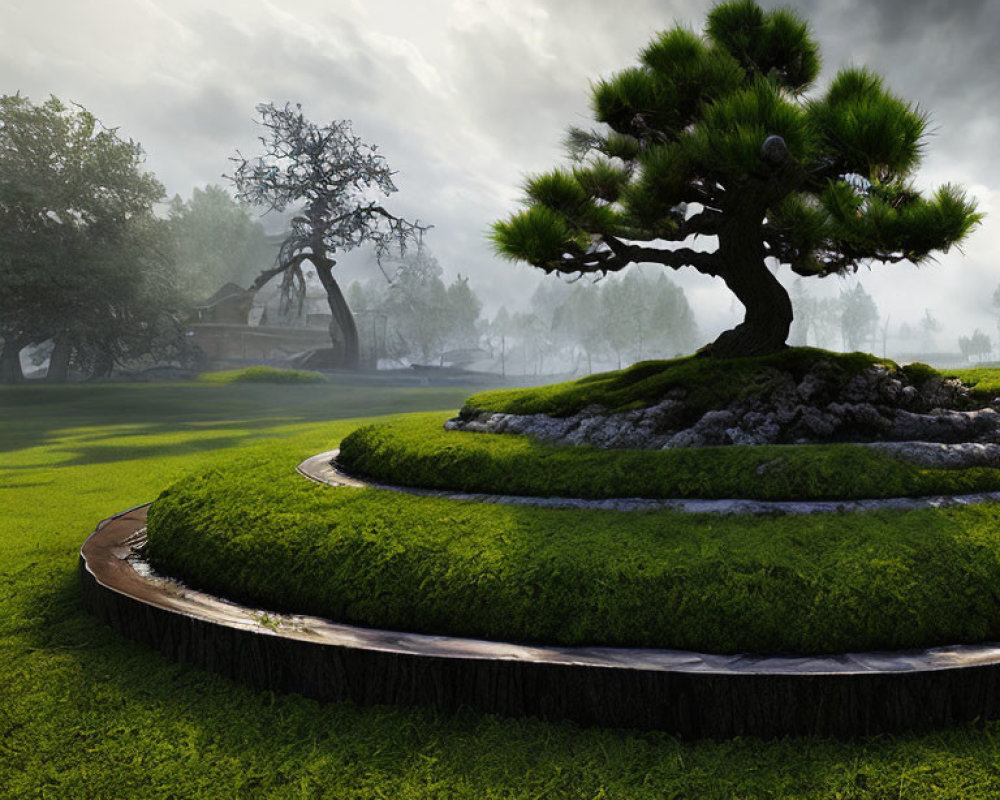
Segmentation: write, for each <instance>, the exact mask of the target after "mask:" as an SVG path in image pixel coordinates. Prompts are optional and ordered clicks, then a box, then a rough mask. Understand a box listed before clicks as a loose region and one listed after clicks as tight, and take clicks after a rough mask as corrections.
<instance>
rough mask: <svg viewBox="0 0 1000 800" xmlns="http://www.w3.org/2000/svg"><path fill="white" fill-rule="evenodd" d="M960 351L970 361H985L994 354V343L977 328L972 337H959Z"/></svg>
mask: <svg viewBox="0 0 1000 800" xmlns="http://www.w3.org/2000/svg"><path fill="white" fill-rule="evenodd" d="M958 349H959V350H961V351H962V355H963V356H965V357H966V359H968V360H969V361H973V360H975V361H983V360H985V359H987V358H989V357H990V354H991V353H992V352H993V343H992V342H991V341H990V337H989V336H987V335H986V334H985V333H983V332H982V331H981V330H979V328H976V330H975V331H974V332H973V334H972V336H959V337H958Z"/></svg>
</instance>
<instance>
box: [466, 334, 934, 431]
mask: <svg viewBox="0 0 1000 800" xmlns="http://www.w3.org/2000/svg"><path fill="white" fill-rule="evenodd" d="M817 359H824V360H826V361H828V362H829V363H830V364H831V365H832V367H833V369H834V370H835V372H836V373H837V374H839V376H840V377H841V378H842V379H843V381H844V382H845V383H846V382H847V381H849V380H850V379H851V378H853V377H854V376H855V375H857V374H859V373H860V372H862V371H863V370H864V369H866V368H868V367H871V366H874V365H876V364H880V365H883V366H885V367H887V368H889V369H890V370H898V369H902V370H903V371H904V372H906V373H907V375H908V377H911V379H913V377H916V376H917V375H921V376H923V373H921V372H920V368H921V367H923V368H924V370H930V373H933V374H936V373H935V371H934V370H933V369H932V368H931V367H927V366H926V365H922V364H921V365H910V366H908V367H902V368H901V367H899V366H898V365H897V364H896V363H895V362H893V361H889V360H887V359H880V358H876V357H875V356H872V355H868V354H867V353H832V352H829V351H826V350H817V349H815V348H812V347H792V348H788V349H787V350H783V351H782V352H780V353H775V354H773V355H768V356H757V357H754V358H729V359H716V358H700V357H697V356H686V357H684V358H675V359H672V360H669V361H643V362H641V363H638V364H633V365H632V366H631V367H628V368H627V369H622V370H616V371H614V372H602V373H599V374H595V375H588V376H587V377H585V378H580V379H579V380H575V381H568V382H566V383H556V384H552V385H549V386H540V387H530V388H524V389H496V390H492V391H487V392H479V393H478V394H474V395H472V396H471V397H470V398H469V399H468V400H466V402H465V408H466V409H468V410H469V411H492V412H504V413H509V414H552V415H554V416H569V415H570V414H574V413H576V412H577V411H580V410H581V409H583V408H586V407H587V406H590V405H598V406H603V407H604V408H606V409H608V410H611V411H622V410H627V409H631V408H642V407H645V406H649V405H652V404H654V403H656V402H657V401H658V400H659V399H660V398H662V397H663V395H665V394H666V393H667V392H669V391H670V390H671V389H682V390H684V391H685V392H686V395H687V396H686V398H685V403H686V405H687V406H688V407H689V409H690V411H691V413H692V415H693V417H694V418H697V417H698V416H700V415H701V414H703V413H705V412H706V411H709V410H711V409H714V408H721V407H722V406H725V405H726V404H728V403H729V402H731V401H732V400H735V399H737V398H738V397H742V396H745V395H746V394H748V393H751V392H754V391H759V390H760V389H761V388H762V386H761V380H766V376H767V373H768V371H774V370H780V371H782V372H787V373H789V374H791V375H792V376H793V377H795V378H796V379H797V380H801V379H802V377H804V376H805V374H806V373H807V372H809V370H810V369H811V368H812V367H813V365H814V364H815V363H816V361H817ZM911 373H912V376H911Z"/></svg>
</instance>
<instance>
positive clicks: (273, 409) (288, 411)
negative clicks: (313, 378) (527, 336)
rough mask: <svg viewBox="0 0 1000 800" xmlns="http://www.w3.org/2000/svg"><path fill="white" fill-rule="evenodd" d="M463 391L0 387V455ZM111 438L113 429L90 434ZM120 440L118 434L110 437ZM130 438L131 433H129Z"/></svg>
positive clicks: (337, 412) (455, 402)
mask: <svg viewBox="0 0 1000 800" xmlns="http://www.w3.org/2000/svg"><path fill="white" fill-rule="evenodd" d="M469 392H470V389H468V388H464V387H463V388H450V387H449V388H419V389H418V388H413V387H399V386H363V385H353V384H324V385H315V386H298V385H296V386H271V385H266V384H218V385H213V384H197V383H191V384H166V385H165V384H98V385H87V384H71V385H68V386H15V387H0V452H5V453H11V452H14V451H17V450H23V449H26V448H30V447H38V446H45V445H49V444H53V443H55V442H58V441H59V440H61V439H63V438H65V436H66V433H67V431H74V430H77V429H85V428H88V427H95V428H96V427H109V426H111V427H114V428H116V429H119V430H120V428H121V426H124V425H135V426H139V427H141V428H143V430H141V431H139V433H144V434H153V433H171V432H176V431H178V430H185V429H187V430H190V429H193V428H194V427H195V426H205V425H218V426H219V427H220V428H221V427H223V426H232V427H240V426H251V425H265V424H266V425H269V426H270V425H274V424H275V423H276V422H278V421H279V420H280V421H281V423H282V424H289V425H290V424H296V423H298V424H301V423H309V422H327V421H334V420H338V419H349V418H352V417H362V416H375V415H380V414H394V413H401V412H407V411H421V410H433V409H441V408H455V407H457V406H459V405H461V403H462V401H463V400H464V398H465V397H466V396H467V395H468V394H469ZM108 434H110V435H112V436H114V435H116V434H115V433H114V431H111V432H108V433H100V432H97V431H95V436H103V435H108ZM117 435H121V434H117ZM130 435H134V434H132V433H130Z"/></svg>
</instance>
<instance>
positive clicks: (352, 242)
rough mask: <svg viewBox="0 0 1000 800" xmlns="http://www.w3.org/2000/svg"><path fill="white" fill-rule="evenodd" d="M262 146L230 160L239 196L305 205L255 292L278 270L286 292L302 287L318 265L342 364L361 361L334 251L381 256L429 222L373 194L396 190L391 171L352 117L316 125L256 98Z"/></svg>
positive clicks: (296, 110) (274, 204) (272, 204)
mask: <svg viewBox="0 0 1000 800" xmlns="http://www.w3.org/2000/svg"><path fill="white" fill-rule="evenodd" d="M257 111H258V112H259V113H260V115H261V125H262V126H263V127H264V130H265V131H266V133H265V135H264V136H261V137H260V142H261V145H263V148H264V154H263V155H261V156H258V157H256V158H252V159H248V158H245V157H244V156H243V155H242V154H239V153H237V155H236V157H235V158H233V159H232V160H233V161H234V162H235V163H236V171H235V173H234V174H233V175H232V178H231V179H232V181H233V184H234V185H235V187H236V199H237V200H240V201H243V202H247V203H250V204H253V205H263V206H268V207H269V208H270V209H273V210H275V211H284V210H285V209H286V208H287V207H289V206H298V205H301V208H302V211H301V213H300V214H298V215H297V216H295V217H294V218H293V219H292V229H291V231H290V232H289V234H288V236H287V237H286V238H285V240H284V241H283V242H282V245H281V249H280V251H279V253H278V258H277V261H276V264H275V266H274V267H273V268H272V269H266V270H264V271H263V272H261V273H260V275H259V276H258V277H257V279H256V280H255V281H254V282H253V284H252V285H251V286H250V291H252V292H257V291H259V290H260V289H261V288H262V287H263V286H264V285H265V284H267V283H268V281H270V280H271V279H272V278H274V277H275V276H276V275H282V276H283V278H282V286H281V289H282V294H283V295H284V296H285V297H286V298H287V297H288V296H289V295H291V294H292V293H294V292H298V293H299V294H300V295H304V293H305V278H304V277H303V274H302V265H303V263H304V262H306V261H308V262H310V263H311V264H312V265H313V266H314V267H315V268H316V275H317V276H318V277H319V280H320V283H322V284H323V288H324V289H325V290H326V296H327V305H328V306H329V307H330V313H331V315H332V316H333V321H332V322H331V323H330V337H331V339H332V340H333V341H334V344H336V340H337V339H338V338H342V341H343V343H344V351H343V353H344V355H343V364H344V366H345V367H346V368H348V369H357V368H358V367H359V366H360V359H361V355H360V348H359V346H358V328H357V323H356V322H355V320H354V315H353V314H352V313H351V309H350V308H349V307H348V305H347V300H346V299H345V298H344V294H343V292H342V291H341V289H340V286H339V284H338V283H337V281H336V279H335V278H334V277H333V268H334V267H335V266H336V264H337V262H336V261H335V260H334V257H333V256H334V254H335V253H336V252H338V251H346V250H352V249H354V248H355V247H358V246H360V245H362V244H365V243H369V244H371V245H373V246H374V248H375V253H376V255H377V256H378V257H381V256H382V255H383V254H384V253H385V252H387V251H388V250H389V249H390V248H392V247H398V248H399V249H400V250H402V249H404V248H405V246H406V243H407V242H411V241H417V240H419V238H420V234H421V233H422V232H423V231H425V230H427V226H421V225H419V224H417V223H414V222H408V221H407V220H405V219H403V218H402V217H397V216H395V215H394V214H391V213H390V212H389V211H387V210H386V209H385V207H384V206H383V205H382V204H381V203H380V202H379V201H378V200H377V199H373V197H377V196H378V195H379V194H381V195H382V196H384V197H388V196H389V195H390V194H392V193H393V192H395V191H396V186H395V184H394V183H393V180H392V176H393V174H394V173H393V172H392V170H390V169H389V165H388V163H387V162H386V160H385V158H384V157H383V156H381V155H379V154H378V152H377V150H378V148H377V147H376V146H374V145H369V144H366V143H365V142H363V141H362V140H361V139H360V138H359V137H357V136H355V135H354V133H353V132H352V130H351V123H350V122H349V121H347V120H339V121H334V122H331V123H330V124H328V125H316V124H315V123H313V122H310V121H309V120H307V119H306V118H305V117H304V116H303V114H302V107H301V106H299V105H295V106H292V105H291V104H286V105H285V107H284V108H278V107H276V106H275V105H274V104H273V103H262V104H261V105H258V106H257Z"/></svg>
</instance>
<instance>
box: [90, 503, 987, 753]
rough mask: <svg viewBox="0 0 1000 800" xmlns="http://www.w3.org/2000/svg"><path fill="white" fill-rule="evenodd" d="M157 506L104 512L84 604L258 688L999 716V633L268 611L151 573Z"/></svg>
mask: <svg viewBox="0 0 1000 800" xmlns="http://www.w3.org/2000/svg"><path fill="white" fill-rule="evenodd" d="M147 509H148V506H141V507H139V508H136V509H132V510H130V511H127V512H123V513H122V514H119V515H116V516H114V517H111V518H109V519H107V520H104V521H102V522H101V523H100V524H99V525H98V526H97V529H96V530H95V532H94V533H93V534H92V535H91V536H90V537H89V538H88V539H87V541H86V542H85V543H84V545H83V547H82V548H81V551H80V574H81V579H82V586H83V597H84V602H85V605H86V606H87V608H88V609H89V610H90V611H91V612H92V613H94V614H95V615H96V616H97V617H98V618H100V619H102V620H103V621H104V622H106V623H107V624H109V625H110V626H111V627H112V628H114V629H115V630H117V631H118V632H119V633H121V634H122V635H124V636H125V637H126V638H129V639H133V640H136V641H139V642H142V643H144V644H146V645H148V646H150V647H152V648H154V649H156V650H159V651H160V652H161V653H163V654H164V655H166V656H167V657H168V658H171V659H173V660H176V661H182V662H186V663H190V664H194V665H196V666H199V667H201V668H204V669H207V670H210V671H213V672H217V673H220V674H222V675H225V676H227V677H230V678H232V679H234V680H238V681H241V682H244V683H248V684H250V685H252V686H255V687H257V688H266V689H273V690H278V691H287V692H296V693H299V694H302V695H305V696H307V697H313V698H316V699H320V700H345V699H349V700H353V701H354V702H358V703H360V704H363V705H367V704H402V705H425V706H431V707H434V708H438V709H441V710H446V711H449V710H455V709H458V708H462V707H472V708H475V709H477V710H479V711H483V712H486V713H498V714H502V715H508V716H522V715H531V716H538V717H542V718H546V719H552V720H560V719H569V720H573V721H576V722H579V723H583V724H599V725H604V726H610V727H629V728H642V729H658V730H666V731H668V732H671V733H674V734H678V735H680V736H684V737H705V736H709V737H729V736H744V735H752V736H763V737H773V736H784V735H802V734H810V735H823V736H829V735H834V736H853V735H868V734H874V733H879V732H898V731H909V730H925V729H930V728H934V727H940V726H943V725H948V724H955V723H962V722H968V721H972V720H976V719H988V718H993V717H998V716H1000V643H988V644H980V645H957V646H952V647H937V648H931V649H928V650H920V651H907V652H883V653H847V654H839V655H830V656H813V657H797V656H787V655H771V656H755V655H733V656H725V655H715V654H705V653H692V652H685V651H670V650H642V649H627V648H602V647H583V648H572V647H550V646H532V645H520V644H513V643H506V642H490V641H481V640H475V639H462V638H456V637H447V636H432V635H424V634H411V633H401V632H394V631H383V630H376V629H370V628H362V627H358V626H352V625H343V624H337V623H333V622H330V621H328V620H324V619H320V618H317V617H309V616H302V615H287V614H274V613H269V612H266V611H262V610H259V609H253V608H249V607H246V606H243V605H240V604H238V603H233V602H230V601H228V600H225V599H223V598H219V597H215V596H212V595H209V594H206V593H203V592H198V591H195V590H192V589H190V588H188V587H185V586H184V585H183V584H182V583H180V582H178V581H174V580H172V579H170V578H165V577H162V576H158V575H156V574H155V573H153V572H152V571H151V570H150V569H149V567H148V565H147V564H145V562H144V561H143V560H142V558H141V557H140V556H139V555H138V552H137V551H141V547H142V545H143V543H144V540H145V516H146V511H147Z"/></svg>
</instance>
